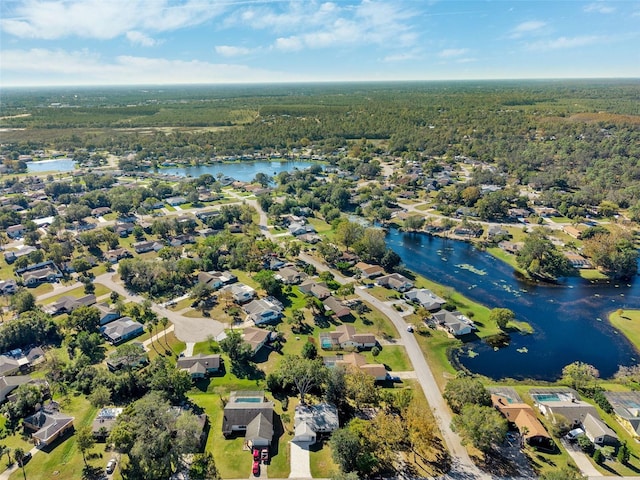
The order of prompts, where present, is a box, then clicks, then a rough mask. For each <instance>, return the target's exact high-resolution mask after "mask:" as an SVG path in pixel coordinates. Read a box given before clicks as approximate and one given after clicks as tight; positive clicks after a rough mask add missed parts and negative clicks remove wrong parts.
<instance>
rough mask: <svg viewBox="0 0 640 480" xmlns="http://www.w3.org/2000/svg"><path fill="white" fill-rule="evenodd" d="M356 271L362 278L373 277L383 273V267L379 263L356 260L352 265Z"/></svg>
mask: <svg viewBox="0 0 640 480" xmlns="http://www.w3.org/2000/svg"><path fill="white" fill-rule="evenodd" d="M354 268H355V269H356V271H358V272H360V277H362V278H375V277H379V276H380V275H384V268H382V267H381V266H380V265H370V264H368V263H364V262H358V263H356V264H355V265H354Z"/></svg>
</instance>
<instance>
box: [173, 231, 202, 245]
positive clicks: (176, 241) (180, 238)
mask: <svg viewBox="0 0 640 480" xmlns="http://www.w3.org/2000/svg"><path fill="white" fill-rule="evenodd" d="M191 243H196V240H195V238H194V237H193V235H186V234H185V235H176V236H175V237H171V238H170V239H169V245H170V246H172V247H180V246H182V245H186V244H191Z"/></svg>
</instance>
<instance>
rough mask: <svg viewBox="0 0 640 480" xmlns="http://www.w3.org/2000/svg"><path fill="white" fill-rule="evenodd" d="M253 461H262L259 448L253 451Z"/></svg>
mask: <svg viewBox="0 0 640 480" xmlns="http://www.w3.org/2000/svg"><path fill="white" fill-rule="evenodd" d="M253 459H254V460H260V450H258V449H257V448H254V449H253Z"/></svg>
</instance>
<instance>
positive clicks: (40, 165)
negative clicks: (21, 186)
mask: <svg viewBox="0 0 640 480" xmlns="http://www.w3.org/2000/svg"><path fill="white" fill-rule="evenodd" d="M75 168H76V162H75V161H73V159H71V158H57V159H55V160H40V161H38V162H27V172H28V173H40V172H72V171H73V170H74V169H75Z"/></svg>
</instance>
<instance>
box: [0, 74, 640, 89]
mask: <svg viewBox="0 0 640 480" xmlns="http://www.w3.org/2000/svg"><path fill="white" fill-rule="evenodd" d="M577 80H578V81H585V80H587V81H588V80H591V81H598V80H614V81H629V80H632V81H640V76H638V77H616V76H611V77H606V76H598V77H504V78H449V79H419V80H416V79H393V80H392V79H387V80H299V81H293V82H292V81H282V82H277V81H265V82H260V81H247V82H211V83H203V82H196V83H111V84H109V83H68V84H49V85H46V84H27V85H25V84H8V85H3V84H1V83H0V89H8V88H11V89H26V88H71V87H81V88H105V87H198V86H199V87H230V86H277V85H331V84H333V85H337V84H385V83H386V84H389V83H442V82H514V81H519V82H527V81H529V82H540V81H577Z"/></svg>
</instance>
